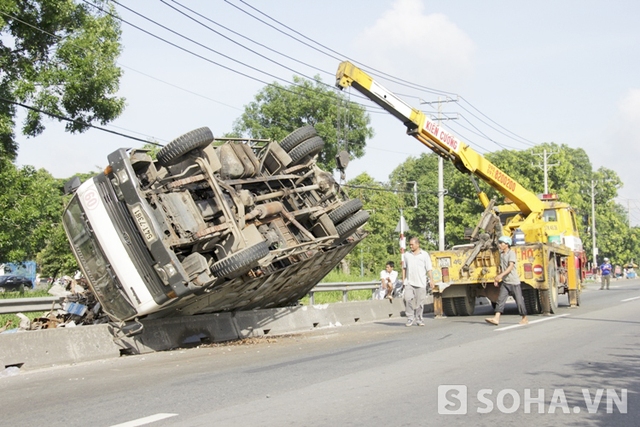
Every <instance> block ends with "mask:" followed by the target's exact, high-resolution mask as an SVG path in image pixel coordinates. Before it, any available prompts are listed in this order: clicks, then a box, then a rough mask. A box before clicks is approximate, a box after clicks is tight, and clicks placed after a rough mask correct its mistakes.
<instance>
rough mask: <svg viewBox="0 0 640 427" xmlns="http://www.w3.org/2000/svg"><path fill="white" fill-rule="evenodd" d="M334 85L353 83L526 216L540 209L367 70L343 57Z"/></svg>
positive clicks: (528, 194)
mask: <svg viewBox="0 0 640 427" xmlns="http://www.w3.org/2000/svg"><path fill="white" fill-rule="evenodd" d="M336 86H338V87H339V88H341V89H344V88H347V87H349V86H353V87H354V88H356V89H357V90H358V91H359V92H361V93H362V94H363V95H365V96H366V97H367V98H369V99H370V100H372V101H373V102H375V103H376V104H378V105H379V106H380V107H382V108H384V109H385V110H386V111H388V112H389V113H391V114H392V115H393V116H394V117H396V118H397V119H398V120H400V121H402V123H404V125H405V126H406V127H407V133H408V134H409V135H412V136H413V137H415V138H416V139H418V141H420V142H421V143H422V144H424V145H425V146H427V147H428V148H430V149H431V150H432V151H434V152H435V153H437V154H438V155H440V156H442V157H443V158H445V159H449V160H450V161H452V162H453V164H454V165H455V166H456V168H458V169H459V170H460V171H462V172H467V173H471V174H473V175H476V176H479V177H480V178H481V179H483V180H484V181H486V182H487V183H488V184H489V185H491V186H492V187H493V188H495V189H496V190H497V191H499V192H500V193H502V194H503V195H504V196H505V197H507V198H508V199H510V200H511V201H512V202H513V203H515V204H516V205H517V206H518V208H519V209H520V210H521V212H522V213H523V214H524V215H525V216H527V215H529V214H531V213H532V212H536V213H538V212H542V211H543V209H544V207H543V204H542V202H541V201H540V199H539V198H538V197H537V196H536V195H535V194H533V193H531V192H530V191H529V190H526V189H525V188H523V187H522V186H521V185H520V184H518V182H516V180H514V179H513V178H511V177H510V176H509V175H507V174H506V173H504V172H503V171H501V170H500V169H499V168H498V167H496V166H495V165H494V164H493V163H491V162H490V161H488V160H487V159H486V158H485V157H484V156H482V155H481V154H479V153H478V152H476V151H475V150H474V149H472V148H471V147H469V146H468V145H467V144H465V143H464V142H462V141H460V140H459V139H458V138H456V137H455V136H454V135H453V134H452V133H450V132H449V131H448V130H446V129H444V128H443V127H442V126H441V125H440V124H439V123H436V122H435V121H432V120H430V119H429V118H428V117H427V116H426V115H425V114H424V113H423V112H422V111H420V110H416V109H415V108H413V107H411V106H410V105H409V104H407V103H406V102H404V101H403V100H402V99H400V98H398V97H397V96H396V95H394V94H393V93H391V92H390V91H389V90H387V89H385V88H384V87H383V86H381V85H380V84H378V83H377V82H376V81H375V80H373V78H371V77H370V76H369V75H368V74H367V73H365V72H364V71H362V70H361V69H360V68H358V67H356V66H355V65H353V64H352V63H351V62H349V61H344V62H342V63H341V64H340V66H339V67H338V72H337V73H336ZM479 197H480V201H481V202H482V204H483V205H484V206H485V207H486V206H487V205H488V204H489V200H488V198H487V196H486V195H485V194H484V193H480V194H479Z"/></svg>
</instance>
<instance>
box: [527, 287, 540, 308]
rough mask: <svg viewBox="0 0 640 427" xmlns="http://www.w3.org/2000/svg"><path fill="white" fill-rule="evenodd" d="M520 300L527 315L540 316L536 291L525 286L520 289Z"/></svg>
mask: <svg viewBox="0 0 640 427" xmlns="http://www.w3.org/2000/svg"><path fill="white" fill-rule="evenodd" d="M522 298H523V299H524V305H525V307H526V308H527V314H540V312H541V310H540V299H539V298H540V297H539V294H538V290H537V289H533V288H531V287H529V286H525V287H523V289H522Z"/></svg>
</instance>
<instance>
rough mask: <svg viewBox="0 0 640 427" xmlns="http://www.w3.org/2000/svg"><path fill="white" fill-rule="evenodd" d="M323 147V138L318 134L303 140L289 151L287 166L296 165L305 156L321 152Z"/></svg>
mask: <svg viewBox="0 0 640 427" xmlns="http://www.w3.org/2000/svg"><path fill="white" fill-rule="evenodd" d="M323 148H324V140H323V139H322V138H320V137H319V136H314V137H312V138H309V139H307V140H306V141H303V142H302V143H300V145H298V146H297V147H295V148H294V149H293V150H291V151H289V157H291V164H289V167H291V166H295V165H297V164H298V163H300V162H301V161H302V159H304V158H305V157H307V156H309V157H313V156H315V155H316V154H318V153H319V152H321V151H322V149H323Z"/></svg>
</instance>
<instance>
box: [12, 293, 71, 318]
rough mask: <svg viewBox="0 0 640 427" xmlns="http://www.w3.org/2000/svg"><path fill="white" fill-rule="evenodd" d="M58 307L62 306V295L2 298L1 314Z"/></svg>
mask: <svg viewBox="0 0 640 427" xmlns="http://www.w3.org/2000/svg"><path fill="white" fill-rule="evenodd" d="M58 308H62V306H61V305H60V297H37V298H10V299H0V314H15V313H23V312H29V311H48V310H51V309H58Z"/></svg>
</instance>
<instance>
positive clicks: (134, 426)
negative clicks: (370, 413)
mask: <svg viewBox="0 0 640 427" xmlns="http://www.w3.org/2000/svg"><path fill="white" fill-rule="evenodd" d="M176 415H178V414H155V415H149V416H148V417H144V418H138V419H137V420H132V421H127V422H126V423H122V424H116V425H113V426H111V427H138V426H143V425H145V424H151V423H155V422H156V421H160V420H164V419H165V418H171V417H175V416H176Z"/></svg>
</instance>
